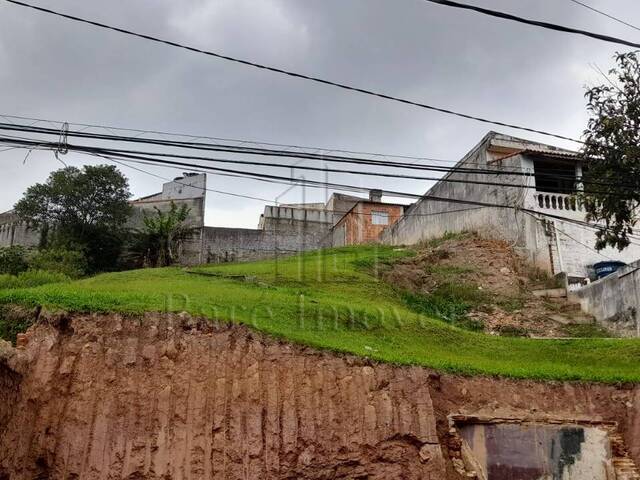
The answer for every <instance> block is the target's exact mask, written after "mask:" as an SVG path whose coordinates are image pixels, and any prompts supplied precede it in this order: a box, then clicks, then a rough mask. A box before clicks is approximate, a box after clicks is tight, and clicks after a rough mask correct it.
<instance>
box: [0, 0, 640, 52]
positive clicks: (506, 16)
mask: <svg viewBox="0 0 640 480" xmlns="http://www.w3.org/2000/svg"><path fill="white" fill-rule="evenodd" d="M6 1H8V2H14V3H18V2H15V0H6ZM423 1H425V2H429V3H435V4H437V5H443V6H446V7H453V8H461V9H463V10H471V11H474V12H477V13H481V14H483V15H488V16H491V17H496V18H501V19H503V20H510V21H513V22H518V23H524V24H526V25H531V26H534V27H540V28H546V29H548V30H554V31H556V32H564V33H574V34H577V35H584V36H585V37H590V38H594V39H596V40H602V41H604V42H610V43H617V44H620V45H625V46H627V47H633V48H640V43H637V42H632V41H630V40H625V39H622V38H618V37H612V36H610V35H604V34H602V33H595V32H590V31H588V30H581V29H579V28H573V27H567V26H565V25H558V24H555V23H549V22H542V21H539V20H531V19H529V18H524V17H519V16H517V15H512V14H510V13H506V12H501V11H499V10H491V9H488V8H483V7H477V6H475V5H469V4H466V3H459V2H453V1H451V0H423Z"/></svg>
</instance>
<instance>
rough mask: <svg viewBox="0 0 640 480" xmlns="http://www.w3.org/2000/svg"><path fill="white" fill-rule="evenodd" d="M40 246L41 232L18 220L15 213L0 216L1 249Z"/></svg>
mask: <svg viewBox="0 0 640 480" xmlns="http://www.w3.org/2000/svg"><path fill="white" fill-rule="evenodd" d="M39 244H40V230H39V229H38V228H36V227H33V226H30V225H29V224H28V223H27V222H24V221H22V220H20V218H18V216H17V215H16V214H15V213H13V212H5V213H2V214H0V247H10V246H12V245H22V246H24V247H27V248H31V247H37V246H38V245H39Z"/></svg>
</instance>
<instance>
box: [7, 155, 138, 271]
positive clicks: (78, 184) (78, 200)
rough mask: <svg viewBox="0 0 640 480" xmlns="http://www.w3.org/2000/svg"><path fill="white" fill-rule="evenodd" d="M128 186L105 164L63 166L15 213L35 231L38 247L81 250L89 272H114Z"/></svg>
mask: <svg viewBox="0 0 640 480" xmlns="http://www.w3.org/2000/svg"><path fill="white" fill-rule="evenodd" d="M130 196H131V194H130V193H129V184H128V181H127V179H126V177H125V176H124V175H122V173H120V172H119V171H118V170H117V169H116V168H115V167H113V166H110V165H97V166H85V167H83V168H82V170H81V169H78V168H76V167H66V168H63V169H60V170H57V171H55V172H53V173H52V174H51V175H50V176H49V178H48V179H47V181H46V182H45V183H38V184H36V185H33V186H31V187H29V188H28V189H27V191H26V192H25V194H24V196H23V197H22V199H21V200H20V201H18V203H16V205H15V207H14V208H15V211H16V213H17V214H18V215H19V216H20V217H21V218H22V219H24V220H26V221H28V222H30V223H31V224H32V225H35V226H37V227H40V229H41V231H42V232H44V233H46V235H47V238H46V239H45V241H44V242H42V245H43V246H47V247H51V246H53V247H59V248H67V249H75V250H80V251H82V252H83V253H84V254H85V255H86V257H87V261H88V263H89V268H90V270H91V271H99V270H105V269H110V268H113V267H114V266H115V264H116V261H117V259H118V256H119V253H120V250H121V247H122V242H123V232H124V225H125V223H126V222H127V220H128V218H129V214H130V212H131V206H130V205H129V202H128V200H129V197H130Z"/></svg>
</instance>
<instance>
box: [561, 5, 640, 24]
mask: <svg viewBox="0 0 640 480" xmlns="http://www.w3.org/2000/svg"><path fill="white" fill-rule="evenodd" d="M569 1H570V2H573V3H575V4H576V5H580V6H582V7H584V8H587V9H589V10H591V11H593V12H596V13H598V14H600V15H604V16H605V17H607V18H610V19H611V20H614V21H616V22H618V23H621V24H622V25H626V26H627V27H631V28H635V29H636V30H640V27H636V26H635V25H633V24H632V23H629V22H625V21H624V20H622V19H621V18H618V17H614V16H613V15H611V14H609V13H607V12H603V11H602V10H598V9H597V8H594V7H592V6H591V5H587V4H586V3H583V2H580V1H579V0H569Z"/></svg>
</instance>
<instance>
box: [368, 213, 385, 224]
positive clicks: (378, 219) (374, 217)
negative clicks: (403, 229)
mask: <svg viewBox="0 0 640 480" xmlns="http://www.w3.org/2000/svg"><path fill="white" fill-rule="evenodd" d="M371 223H372V224H373V225H389V214H388V213H387V212H371Z"/></svg>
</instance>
